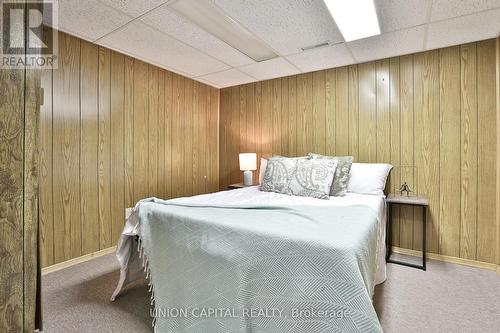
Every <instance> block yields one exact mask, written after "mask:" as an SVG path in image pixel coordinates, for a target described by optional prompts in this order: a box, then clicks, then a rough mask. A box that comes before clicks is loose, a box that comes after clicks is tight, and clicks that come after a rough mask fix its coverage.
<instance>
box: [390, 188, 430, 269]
mask: <svg viewBox="0 0 500 333" xmlns="http://www.w3.org/2000/svg"><path fill="white" fill-rule="evenodd" d="M385 202H386V203H387V209H388V213H387V232H386V246H387V250H386V255H385V261H386V262H390V263H393V264H398V265H404V266H409V267H414V268H419V269H422V270H424V271H425V270H426V264H425V251H426V249H425V242H426V225H427V208H428V207H429V200H427V198H426V197H424V196H402V195H395V194H389V196H388V197H387V198H386V199H385ZM393 205H409V206H417V207H422V210H423V212H422V221H421V222H422V265H415V264H412V263H408V262H404V261H399V260H392V259H391V249H392V206H393Z"/></svg>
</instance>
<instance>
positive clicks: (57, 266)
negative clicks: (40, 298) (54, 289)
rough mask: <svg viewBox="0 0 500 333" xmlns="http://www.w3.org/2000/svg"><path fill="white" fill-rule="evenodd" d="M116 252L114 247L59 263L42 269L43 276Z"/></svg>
mask: <svg viewBox="0 0 500 333" xmlns="http://www.w3.org/2000/svg"><path fill="white" fill-rule="evenodd" d="M115 251H116V246H113V247H110V248H107V249H104V250H100V251H97V252H93V253H89V254H86V255H83V256H81V257H78V258H74V259H70V260H67V261H63V262H60V263H57V264H55V265H52V266H47V267H44V268H42V276H43V275H45V274H49V273H53V272H56V271H58V270H61V269H64V268H67V267H71V266H73V265H76V264H80V263H82V262H86V261H89V260H90V259H94V258H97V257H102V256H104V255H106V254H110V253H113V252H115Z"/></svg>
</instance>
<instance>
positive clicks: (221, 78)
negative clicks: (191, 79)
mask: <svg viewBox="0 0 500 333" xmlns="http://www.w3.org/2000/svg"><path fill="white" fill-rule="evenodd" d="M198 79H202V80H204V81H206V82H210V83H212V84H213V85H216V86H218V87H220V88H225V87H231V86H237V85H239V84H244V83H249V82H253V81H255V79H254V78H253V77H250V76H248V75H246V74H245V73H242V72H240V71H239V70H237V69H234V68H233V69H230V70H227V71H223V72H218V73H212V74H208V75H204V76H201V77H197V78H196V80H198Z"/></svg>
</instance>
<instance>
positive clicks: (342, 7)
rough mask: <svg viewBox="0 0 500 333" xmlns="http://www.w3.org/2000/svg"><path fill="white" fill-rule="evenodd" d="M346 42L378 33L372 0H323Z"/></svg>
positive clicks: (378, 28)
mask: <svg viewBox="0 0 500 333" xmlns="http://www.w3.org/2000/svg"><path fill="white" fill-rule="evenodd" d="M324 1H325V4H326V7H328V10H329V11H330V13H331V14H332V17H333V19H334V20H335V23H337V26H338V28H339V29H340V32H341V33H342V35H343V36H344V39H345V41H346V42H349V41H352V40H356V39H361V38H365V37H370V36H375V35H380V27H379V24H378V18H377V12H376V11H375V4H374V3H373V0H324Z"/></svg>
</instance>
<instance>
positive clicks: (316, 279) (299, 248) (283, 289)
mask: <svg viewBox="0 0 500 333" xmlns="http://www.w3.org/2000/svg"><path fill="white" fill-rule="evenodd" d="M232 192H236V191H232ZM156 201H158V202H157V203H154V202H148V201H144V202H142V203H140V204H138V205H137V207H136V209H135V210H134V213H133V214H132V216H131V218H130V219H129V221H128V222H127V226H126V227H125V230H124V234H123V235H122V237H121V239H120V242H119V245H118V252H119V253H120V254H121V255H120V256H119V259H120V264H121V265H122V268H123V269H122V275H121V278H120V283H119V285H118V287H117V290H116V291H115V293H114V295H113V298H114V297H116V295H117V293H118V292H119V291H120V290H121V289H122V287H123V286H124V285H125V284H126V283H127V282H129V281H133V280H134V279H135V278H137V277H138V276H139V275H140V274H141V273H140V272H139V270H138V269H137V268H138V267H139V265H138V263H139V260H138V255H137V252H135V251H134V247H135V246H137V242H135V241H134V235H139V236H140V239H141V242H142V244H141V246H140V248H141V249H142V250H143V251H144V253H145V255H146V258H147V262H148V264H147V267H148V271H149V272H150V273H151V282H152V286H153V293H154V301H155V303H154V304H155V313H156V315H157V317H156V318H155V320H156V323H155V328H156V330H157V331H158V332H323V331H325V332H336V331H348V332H378V331H381V328H380V325H379V323H378V319H377V316H376V314H375V311H374V309H373V306H372V304H371V296H372V293H373V288H374V285H375V276H376V273H377V266H378V264H377V262H378V261H377V260H378V259H380V258H379V256H380V255H381V253H380V251H378V249H379V248H380V242H381V241H383V240H381V239H380V232H379V231H378V230H379V229H380V226H379V219H378V218H377V214H376V213H375V212H374V211H373V210H371V209H370V208H367V207H366V206H345V207H318V206H297V207H290V206H279V205H275V206H261V205H246V206H245V207H243V208H242V207H241V206H240V208H237V207H234V206H231V207H230V206H226V207H220V205H219V207H211V206H207V207H201V206H199V205H193V204H187V203H186V202H185V201H184V203H183V201H182V200H171V201H168V202H164V201H161V200H156ZM382 255H383V254H382ZM377 257H378V258H377Z"/></svg>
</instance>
